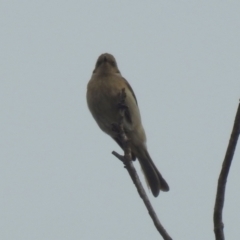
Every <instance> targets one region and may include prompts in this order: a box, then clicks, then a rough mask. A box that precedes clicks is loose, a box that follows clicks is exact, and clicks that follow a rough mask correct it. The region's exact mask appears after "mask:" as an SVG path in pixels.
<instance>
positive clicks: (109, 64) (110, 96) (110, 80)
mask: <svg viewBox="0 0 240 240" xmlns="http://www.w3.org/2000/svg"><path fill="white" fill-rule="evenodd" d="M123 88H125V92H126V96H127V97H126V100H125V103H126V105H127V107H128V111H127V114H126V116H125V119H124V129H125V131H126V134H127V136H128V137H129V139H130V146H131V149H132V153H133V154H132V155H133V159H135V158H137V159H138V160H139V162H140V165H141V167H142V170H143V173H144V175H145V178H146V180H147V182H148V185H149V186H150V188H151V191H152V193H153V195H154V196H155V197H157V196H158V194H159V191H160V190H162V191H168V190H169V187H168V184H167V182H166V181H165V180H164V179H163V177H162V175H161V174H160V172H159V171H158V169H157V168H156V166H155V164H154V163H153V161H152V159H151V157H150V155H149V153H148V151H147V146H146V135H145V131H144V129H143V126H142V123H141V116H140V112H139V108H138V103H137V99H136V96H135V94H134V92H133V90H132V88H131V86H130V85H129V83H128V82H127V80H126V79H124V78H123V77H122V75H121V73H120V71H119V70H118V67H117V63H116V60H115V58H114V57H113V56H112V55H111V54H108V53H105V54H102V55H100V56H99V58H98V60H97V63H96V66H95V69H94V71H93V74H92V77H91V79H90V81H89V83H88V86H87V103H88V107H89V109H90V111H91V113H92V115H93V117H94V119H95V120H96V122H97V124H98V125H99V127H100V128H101V129H102V130H103V131H104V132H105V133H107V134H108V135H110V136H111V137H112V138H113V139H114V140H115V141H116V142H117V143H118V144H119V145H120V147H122V144H121V141H120V140H119V139H118V136H117V133H116V132H114V131H113V130H112V125H113V124H117V123H118V120H119V109H118V108H117V104H118V102H119V93H120V92H121V90H122V89H123Z"/></svg>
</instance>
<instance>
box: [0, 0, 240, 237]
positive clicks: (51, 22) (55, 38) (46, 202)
mask: <svg viewBox="0 0 240 240" xmlns="http://www.w3.org/2000/svg"><path fill="white" fill-rule="evenodd" d="M239 13H240V2H239V1H211V0H210V1H209V0H207V1H205V0H203V1H187V0H185V1H184V0H181V1H161V0H160V1H154V2H153V1H152V2H149V1H115V2H114V1H104V0H103V1H83V0H78V1H61V0H59V1H52V0H50V1H49V0H48V1H43V0H42V1H11V0H10V1H1V3H0V24H1V25H0V35H1V37H0V52H1V54H0V66H1V71H0V105H1V107H0V122H1V123H0V144H1V149H2V150H1V151H0V166H1V167H0V212H1V214H0V239H3V240H33V239H34V240H65V239H71V240H75V239H76V240H77V239H82V240H85V239H86V240H92V239H104V240H105V239H115V240H118V239H119V240H120V239H125V240H132V239H138V240H145V239H160V237H159V235H158V233H157V231H156V230H155V228H154V226H153V224H152V221H151V219H150V218H149V216H148V213H147V210H146V209H145V207H144V205H143V203H142V201H141V200H140V198H139V197H138V194H137V192H136V190H135V187H134V186H133V184H132V182H131V180H130V177H129V176H128V174H127V172H126V170H124V169H123V166H122V164H121V163H120V162H119V160H117V159H116V158H115V157H113V156H112V155H111V151H112V150H116V151H118V152H119V153H121V152H122V151H121V150H120V149H119V147H118V146H117V145H116V143H115V142H113V141H112V140H111V139H110V138H109V137H108V136H107V135H105V134H104V133H102V132H101V131H100V130H99V129H98V126H97V125H96V123H95V122H94V120H93V118H92V116H91V115H90V113H89V111H88V109H87V105H86V99H85V95H86V85H87V82H88V80H89V79H90V76H91V73H92V70H93V68H94V65H95V61H96V59H97V57H98V56H99V55H100V54H101V53H104V52H109V53H111V54H113V55H114V56H115V58H116V59H117V62H118V66H119V69H120V71H121V73H122V75H123V76H124V77H125V78H126V79H127V80H128V81H129V82H130V84H131V85H132V87H133V89H134V91H135V94H136V96H137V99H138V103H139V106H140V110H141V115H142V119H143V124H144V128H145V130H146V133H147V138H148V149H149V152H150V154H151V156H152V158H153V160H154V162H155V163H156V165H157V166H158V167H159V169H160V171H161V172H162V174H163V175H164V177H165V179H166V180H167V182H168V183H169V185H170V192H168V193H161V194H160V195H159V197H158V198H153V197H152V196H151V193H150V191H148V193H149V197H150V199H151V201H152V204H153V205H154V207H155V210H156V212H157V214H158V216H159V218H160V220H161V222H162V223H163V225H164V226H165V227H166V229H167V230H168V232H169V233H170V235H171V236H172V237H173V239H178V240H185V239H194V240H202V239H214V234H213V223H212V213H213V206H214V200H215V193H216V183H217V178H218V175H219V171H220V167H221V163H222V160H223V157H224V154H225V151H226V147H227V143H228V140H229V135H230V132H231V129H232V125H233V120H234V117H235V113H236V108H237V105H238V100H239V97H240V47H239V43H240V31H239V29H240V14H239ZM239 158H240V147H239V145H238V147H237V150H236V153H235V157H234V160H233V165H232V168H231V171H230V176H229V179H228V183H227V192H226V203H225V208H224V223H225V234H226V239H238V238H239V236H240V235H239V221H240V193H239V182H240V176H239V171H240V162H239ZM135 165H136V166H137V169H138V170H139V175H140V176H141V179H143V178H142V173H141V170H140V169H139V166H138V163H136V164H135ZM144 186H145V187H146V185H145V183H144Z"/></svg>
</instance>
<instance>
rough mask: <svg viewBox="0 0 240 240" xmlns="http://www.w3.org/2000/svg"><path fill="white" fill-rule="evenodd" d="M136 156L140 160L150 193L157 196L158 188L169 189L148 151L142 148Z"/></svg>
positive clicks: (165, 190)
mask: <svg viewBox="0 0 240 240" xmlns="http://www.w3.org/2000/svg"><path fill="white" fill-rule="evenodd" d="M137 158H138V160H139V162H140V165H141V167H142V170H143V173H144V175H145V178H146V180H147V183H148V185H149V187H150V188H151V191H152V194H153V195H154V196H155V197H157V196H158V194H159V191H160V190H161V191H164V192H167V191H169V186H168V184H167V182H166V181H165V180H164V178H163V177H162V175H161V173H160V172H159V171H158V169H157V167H156V166H155V164H154V163H153V161H152V159H151V157H150V155H149V153H148V151H147V150H145V149H142V150H141V153H140V154H137Z"/></svg>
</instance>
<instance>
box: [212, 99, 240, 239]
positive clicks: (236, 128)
mask: <svg viewBox="0 0 240 240" xmlns="http://www.w3.org/2000/svg"><path fill="white" fill-rule="evenodd" d="M239 133H240V103H239V105H238V109H237V113H236V117H235V121H234V125H233V130H232V134H231V137H230V140H229V143H228V148H227V151H226V155H225V158H224V161H223V164H222V170H221V173H220V175H219V178H218V187H217V195H216V200H215V207H214V214H213V222H214V232H215V239H216V240H224V232H223V228H224V224H223V221H222V210H223V205H224V195H225V188H226V183H227V177H228V173H229V169H230V166H231V163H232V159H233V155H234V151H235V148H236V145H237V141H238V136H239Z"/></svg>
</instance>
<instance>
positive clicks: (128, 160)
mask: <svg viewBox="0 0 240 240" xmlns="http://www.w3.org/2000/svg"><path fill="white" fill-rule="evenodd" d="M125 99H126V93H125V89H122V92H121V94H120V101H119V105H120V108H119V112H120V118H119V124H118V129H119V136H120V139H121V142H122V144H123V149H124V156H121V155H119V154H118V153H116V152H114V151H113V152H112V154H113V155H114V156H115V157H117V158H118V159H119V160H121V161H122V162H123V164H124V167H125V168H126V169H127V171H128V173H129V175H130V177H131V178H132V181H133V183H134V184H135V186H136V188H137V190H138V193H139V195H140V197H141V198H142V200H143V202H144V204H145V206H146V208H147V210H148V213H149V215H150V217H151V218H152V220H153V222H154V225H155V227H156V228H157V230H158V232H159V233H160V234H161V236H162V237H163V239H164V240H172V238H171V237H170V236H169V235H168V233H167V232H166V230H165V229H164V227H163V226H162V224H161V223H160V221H159V219H158V217H157V214H156V213H155V211H154V209H153V207H152V205H151V203H150V201H149V199H148V197H147V194H146V192H145V190H144V188H143V186H142V183H141V181H140V179H139V177H138V175H137V171H136V170H135V168H134V166H133V163H132V157H131V147H130V144H129V139H128V137H127V135H126V134H125V131H124V127H123V120H124V114H125V111H126V109H127V106H126V105H125ZM121 106H122V107H121Z"/></svg>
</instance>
